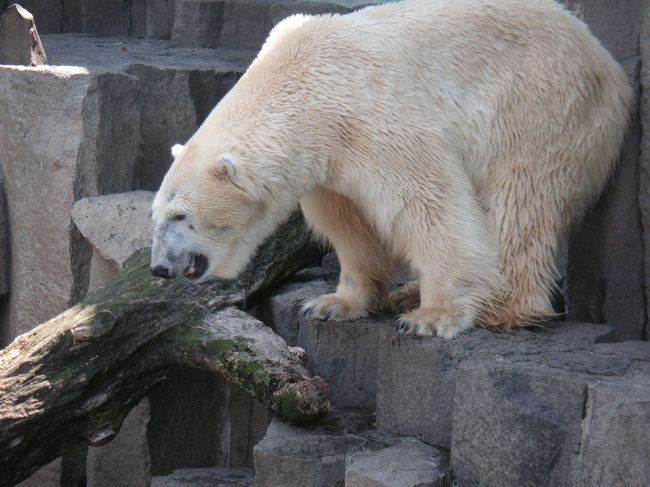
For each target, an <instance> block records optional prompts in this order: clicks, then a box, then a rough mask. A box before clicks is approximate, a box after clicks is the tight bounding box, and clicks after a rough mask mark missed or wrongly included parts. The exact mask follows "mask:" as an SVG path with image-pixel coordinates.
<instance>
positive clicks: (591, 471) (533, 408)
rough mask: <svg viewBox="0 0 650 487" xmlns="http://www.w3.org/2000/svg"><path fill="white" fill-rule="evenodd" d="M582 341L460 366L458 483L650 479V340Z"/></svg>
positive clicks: (583, 483)
mask: <svg viewBox="0 0 650 487" xmlns="http://www.w3.org/2000/svg"><path fill="white" fill-rule="evenodd" d="M574 347H575V346H574ZM574 347H572V348H566V349H563V348H556V347H549V348H547V349H545V350H540V351H539V353H536V354H530V353H526V354H524V355H518V354H512V355H509V356H504V357H503V358H502V359H501V360H497V361H495V360H494V359H492V360H489V361H488V360H485V359H477V360H476V359H471V360H468V361H466V362H465V363H463V364H461V365H460V367H459V370H460V372H459V375H458V378H457V382H456V391H455V396H454V408H453V434H452V441H451V467H452V471H453V472H454V475H455V479H456V482H457V483H458V485H495V486H496V485H498V486H502V487H508V486H513V487H514V486H521V485H554V486H567V487H568V486H577V487H588V486H593V485H617V484H619V483H620V482H621V481H623V482H624V484H625V485H629V486H639V487H640V486H642V485H647V480H648V478H649V477H648V476H649V475H650V464H649V462H648V461H647V460H648V453H649V452H650V431H648V429H647V428H644V427H643V426H642V425H643V424H648V423H647V422H648V420H649V419H650V401H649V399H650V379H649V378H648V375H647V371H648V370H650V343H647V342H642V341H637V342H624V343H617V344H597V345H590V346H589V345H587V346H583V347H582V348H574ZM623 479H624V480H623Z"/></svg>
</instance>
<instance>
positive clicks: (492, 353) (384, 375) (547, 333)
mask: <svg viewBox="0 0 650 487" xmlns="http://www.w3.org/2000/svg"><path fill="white" fill-rule="evenodd" d="M378 326H380V338H379V354H378V355H379V357H378V360H377V363H378V372H377V375H378V377H381V380H380V381H379V383H378V390H377V423H378V427H379V429H380V430H381V431H384V432H387V433H391V434H394V435H397V436H415V437H416V438H419V439H421V440H423V441H425V442H427V443H430V444H432V445H437V446H441V447H444V448H449V446H450V444H451V436H452V427H451V425H452V420H451V418H452V410H453V403H454V395H455V389H456V381H457V380H458V373H459V369H458V367H459V364H460V363H462V362H463V361H464V360H466V359H468V358H472V359H475V360H477V359H479V358H480V359H481V360H485V362H486V363H492V362H496V363H498V362H499V361H500V360H503V359H504V358H505V357H508V356H511V355H517V356H527V355H528V356H531V357H533V356H534V357H539V356H540V354H541V353H542V351H549V352H550V351H553V350H565V349H570V350H573V349H580V348H585V347H589V346H591V344H593V343H595V342H596V341H597V340H598V339H599V338H600V337H603V336H605V335H606V334H607V333H609V332H610V331H611V327H609V326H605V325H591V324H584V323H557V324H555V325H554V326H553V328H552V329H548V330H543V331H538V332H535V333H532V332H529V331H526V330H521V331H518V332H515V333H510V334H506V333H495V332H491V331H488V330H481V329H478V330H474V331H472V332H471V333H469V334H467V335H464V336H461V337H459V338H457V339H455V340H444V339H440V338H421V339H417V338H406V339H405V338H399V337H397V336H396V335H395V327H394V325H393V324H392V323H391V322H388V321H386V322H383V323H378ZM488 409H489V408H488Z"/></svg>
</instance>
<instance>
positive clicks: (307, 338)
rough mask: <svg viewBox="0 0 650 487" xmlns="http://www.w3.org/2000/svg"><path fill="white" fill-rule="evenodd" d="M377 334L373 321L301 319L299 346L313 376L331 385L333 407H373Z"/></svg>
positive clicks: (375, 389)
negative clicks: (303, 351) (302, 349)
mask: <svg viewBox="0 0 650 487" xmlns="http://www.w3.org/2000/svg"><path fill="white" fill-rule="evenodd" d="M379 331H380V327H379V326H377V323H376V322H375V321H373V320H358V321H353V322H336V321H320V320H314V319H312V318H309V317H302V316H301V317H300V328H299V335H298V346H299V347H302V348H304V349H305V352H306V353H307V357H308V360H309V368H310V370H311V371H312V373H313V374H314V375H318V376H320V377H322V378H324V379H325V380H326V381H327V383H328V384H329V385H330V395H331V400H332V404H333V405H335V406H338V407H361V408H374V406H375V401H376V393H377V360H378V358H377V357H378V340H379Z"/></svg>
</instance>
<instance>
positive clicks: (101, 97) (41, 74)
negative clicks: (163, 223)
mask: <svg viewBox="0 0 650 487" xmlns="http://www.w3.org/2000/svg"><path fill="white" fill-rule="evenodd" d="M0 85H2V87H3V90H2V91H1V92H0V114H1V116H0V148H1V150H0V169H1V171H2V173H3V175H4V181H5V191H6V196H7V200H8V202H9V205H8V206H9V212H8V214H9V226H10V228H11V249H12V254H11V256H12V259H11V269H12V272H11V289H12V291H13V292H12V294H11V296H10V298H9V334H10V336H15V335H17V334H20V333H23V332H25V331H27V330H29V329H30V328H31V327H32V326H33V325H34V324H37V323H41V322H43V321H45V320H47V319H48V318H51V317H52V316H54V315H55V314H57V313H59V312H61V311H63V310H64V309H66V308H67V307H68V306H69V305H71V304H72V303H75V302H77V301H78V300H79V299H80V298H81V297H82V296H83V294H84V292H85V290H86V288H87V286H88V276H89V262H90V248H89V246H88V244H87V243H86V242H85V241H84V239H83V238H82V237H81V235H80V234H79V232H78V231H77V230H76V228H75V227H74V225H73V224H72V220H71V218H70V212H71V210H72V205H73V204H74V202H75V201H76V200H78V199H80V198H83V197H85V196H90V195H94V194H99V193H109V192H119V191H125V190H129V189H131V184H132V181H133V167H134V166H135V159H136V158H137V157H138V154H139V145H140V139H139V136H138V123H139V114H138V113H137V110H136V109H135V106H136V97H137V90H136V86H135V80H134V79H133V78H131V77H128V76H124V75H119V74H112V73H97V74H89V73H88V72H87V71H86V70H85V69H83V68H64V67H38V68H21V67H4V68H2V69H0ZM26 138H28V139H29V140H30V143H29V144H25V142H24V141H25V139H26Z"/></svg>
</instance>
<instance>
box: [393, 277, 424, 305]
mask: <svg viewBox="0 0 650 487" xmlns="http://www.w3.org/2000/svg"><path fill="white" fill-rule="evenodd" d="M418 306H420V282H419V281H418V280H417V279H416V280H414V281H411V282H407V283H406V284H404V285H403V286H401V287H399V288H397V289H395V290H393V291H391V292H390V294H389V295H388V298H387V299H386V307H387V308H388V309H389V310H390V311H393V312H395V313H407V312H409V311H413V310H414V309H415V308H417V307H418Z"/></svg>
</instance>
